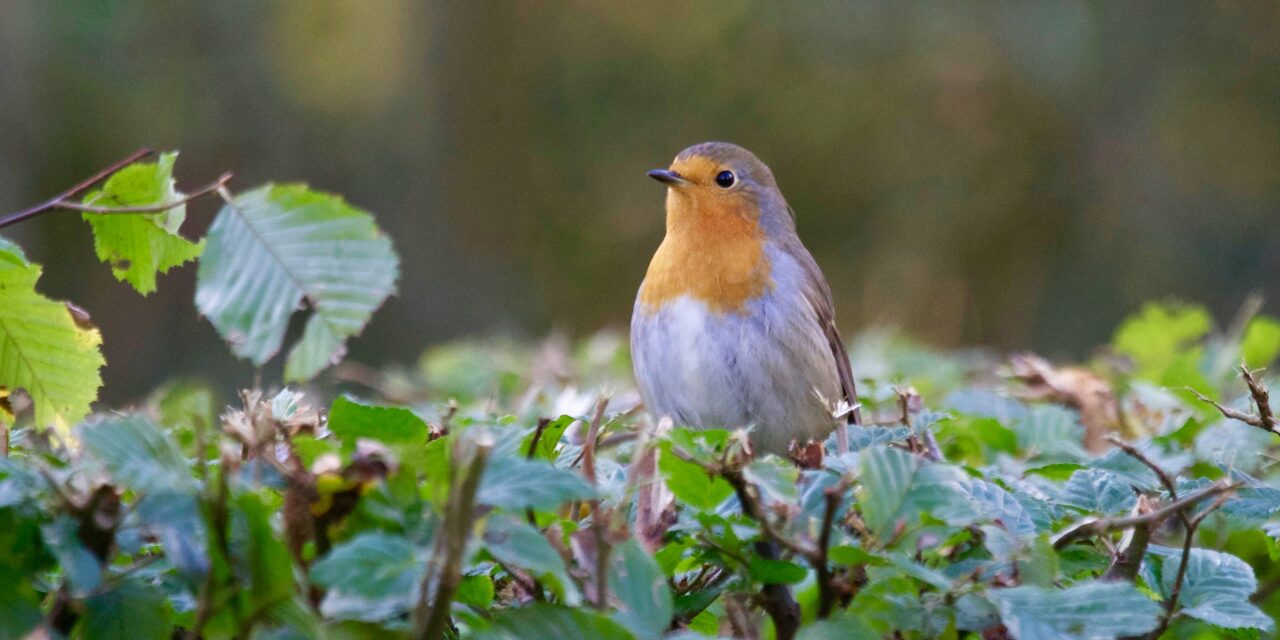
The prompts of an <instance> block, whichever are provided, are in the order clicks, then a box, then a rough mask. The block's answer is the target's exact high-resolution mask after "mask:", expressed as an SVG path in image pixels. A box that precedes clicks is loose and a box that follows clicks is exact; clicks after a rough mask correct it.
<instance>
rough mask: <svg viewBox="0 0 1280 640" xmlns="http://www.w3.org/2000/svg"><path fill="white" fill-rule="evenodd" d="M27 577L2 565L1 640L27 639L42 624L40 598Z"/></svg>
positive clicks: (0, 574)
mask: <svg viewBox="0 0 1280 640" xmlns="http://www.w3.org/2000/svg"><path fill="white" fill-rule="evenodd" d="M26 582H28V581H27V580H26V576H22V575H19V574H18V573H17V572H12V571H11V570H10V569H9V567H6V566H4V564H3V563H0V639H3V640H10V639H11V638H26V637H28V633H29V632H30V631H31V630H32V629H33V628H35V626H36V625H37V624H40V620H41V619H42V616H41V615H40V598H39V595H38V594H37V593H36V592H35V589H32V588H31V586H30V585H29V584H26Z"/></svg>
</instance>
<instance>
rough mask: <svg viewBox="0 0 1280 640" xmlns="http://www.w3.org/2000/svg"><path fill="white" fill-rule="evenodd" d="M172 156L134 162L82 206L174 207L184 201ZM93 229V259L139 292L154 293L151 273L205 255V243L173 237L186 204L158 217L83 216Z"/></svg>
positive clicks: (134, 215)
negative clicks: (174, 176) (177, 186)
mask: <svg viewBox="0 0 1280 640" xmlns="http://www.w3.org/2000/svg"><path fill="white" fill-rule="evenodd" d="M177 158H178V154H177V153H176V152H172V153H164V154H161V155H160V158H159V161H158V162H136V163H134V164H131V165H129V166H127V167H125V168H123V169H121V170H119V171H117V172H115V173H114V174H112V176H111V177H110V178H108V179H107V181H106V183H104V184H103V185H102V188H101V189H99V190H97V191H94V192H92V193H90V194H89V195H87V196H85V199H84V203H85V204H89V205H94V206H99V207H144V206H148V205H156V204H164V203H167V202H178V201H179V200H181V199H182V198H183V194H181V193H179V192H178V190H177V188H176V186H175V184H174V180H173V163H174V161H175V160H177ZM83 216H84V219H85V221H86V222H88V223H89V226H90V227H92V228H93V248H94V251H95V252H96V253H97V254H98V259H99V260H102V261H103V262H106V263H108V264H110V265H111V273H112V274H114V275H115V277H116V279H117V280H121V281H124V282H128V283H129V284H130V285H132V286H133V288H134V289H135V290H137V292H138V293H141V294H142V295H147V294H149V293H151V292H152V291H155V290H156V274H157V273H165V272H167V271H168V270H169V269H171V268H173V267H176V266H179V265H181V264H183V263H184V262H190V261H191V260H195V259H196V258H198V257H200V253H201V252H202V251H204V241H203V240H202V241H200V242H199V243H195V242H191V241H190V240H187V239H186V238H184V237H182V236H181V235H178V229H179V228H180V227H181V226H182V222H183V221H184V220H185V219H186V217H187V205H186V204H180V205H178V206H176V207H174V208H172V209H169V210H167V211H164V212H161V213H138V214H97V213H85V214H83Z"/></svg>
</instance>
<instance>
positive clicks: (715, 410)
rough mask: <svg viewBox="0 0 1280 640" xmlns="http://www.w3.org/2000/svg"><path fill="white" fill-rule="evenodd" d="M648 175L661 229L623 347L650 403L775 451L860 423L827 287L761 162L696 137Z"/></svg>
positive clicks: (660, 411) (656, 410)
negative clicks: (739, 431)
mask: <svg viewBox="0 0 1280 640" xmlns="http://www.w3.org/2000/svg"><path fill="white" fill-rule="evenodd" d="M649 176H650V177H651V178H653V179H655V180H657V181H658V182H661V183H663V184H665V185H666V186H667V203H666V206H667V233H666V237H665V238H664V239H663V240H662V244H661V245H659V246H658V251H657V252H656V253H655V254H654V255H653V260H652V261H651V262H650V263H649V270H648V272H647V273H646V274H645V278H644V282H643V283H641V285H640V291H639V293H638V295H637V296H636V303H635V309H634V311H633V313H632V316H631V354H632V359H633V361H634V367H635V376H636V382H637V383H638V385H639V387H640V395H641V397H642V398H643V399H644V402H645V405H646V406H647V407H648V409H649V411H650V413H652V414H653V415H654V416H655V417H664V416H666V417H670V418H671V419H672V420H673V421H674V422H675V423H676V424H677V425H685V426H689V427H693V428H702V429H713V428H718V429H736V428H747V427H750V428H752V431H751V440H752V443H753V445H754V446H755V447H756V448H757V449H759V450H762V451H766V452H772V453H779V454H782V453H786V452H787V451H788V447H789V445H790V444H791V443H792V441H796V442H799V443H802V444H803V443H805V442H807V441H809V440H822V439H825V438H826V437H827V435H828V434H830V433H831V431H832V430H833V429H835V428H836V426H837V425H838V424H839V423H840V422H842V421H845V420H847V421H848V422H849V423H851V424H857V423H860V422H861V416H860V414H859V412H858V404H857V398H858V395H857V391H856V389H855V388H854V381H853V373H852V371H851V370H850V367H849V358H848V356H847V355H846V354H845V350H844V345H843V344H842V343H841V340H840V333H839V332H838V331H837V330H836V326H835V311H834V309H833V307H832V303H831V289H830V287H828V286H827V281H826V279H825V278H823V276H822V271H821V270H820V269H819V268H818V264H817V263H816V262H814V260H813V256H811V255H809V251H808V250H807V249H805V248H804V245H803V244H802V243H801V242H800V238H799V236H797V235H796V227H795V213H794V212H793V211H792V210H791V207H790V206H789V205H788V204H787V201H786V199H785V198H783V197H782V192H781V191H779V190H778V184H777V182H776V181H774V178H773V173H772V172H771V171H769V167H767V166H765V164H764V163H763V162H761V161H760V160H759V159H758V158H756V156H755V155H754V154H752V153H751V152H750V151H747V150H746V149H743V148H742V147H739V146H737V145H733V144H729V143H727V142H704V143H702V144H698V145H694V146H692V147H689V148H688V149H685V150H684V151H681V152H680V154H679V155H677V156H676V158H675V160H674V161H673V162H672V163H671V166H670V168H668V169H655V170H653V171H650V172H649ZM841 400H843V401H844V402H845V403H847V404H844V405H843V406H841V403H840V401H841ZM837 434H838V436H837V437H838V442H839V445H840V448H841V450H845V449H846V448H847V445H846V444H845V438H844V437H842V436H846V434H845V431H844V429H840V430H839V431H838V432H837Z"/></svg>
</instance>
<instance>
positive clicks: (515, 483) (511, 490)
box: [476, 458, 595, 510]
mask: <svg viewBox="0 0 1280 640" xmlns="http://www.w3.org/2000/svg"><path fill="white" fill-rule="evenodd" d="M594 496H595V490H594V489H592V488H591V485H589V484H587V481H586V480H583V479H582V477H581V476H579V475H578V474H576V473H574V472H572V471H568V470H566V469H558V468H556V467H553V466H551V465H549V464H547V463H545V462H541V461H532V460H525V459H523V458H506V459H502V460H494V461H493V462H491V463H490V464H489V465H488V466H486V467H485V470H484V477H483V478H481V480H480V490H479V491H478V492H477V493H476V502H479V503H480V504H487V505H491V506H494V507H502V508H504V509H539V510H545V509H554V508H556V507H558V506H560V505H561V504H563V503H565V502H568V501H570V500H582V499H586V498H591V497H594Z"/></svg>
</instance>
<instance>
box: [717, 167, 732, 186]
mask: <svg viewBox="0 0 1280 640" xmlns="http://www.w3.org/2000/svg"><path fill="white" fill-rule="evenodd" d="M735 180H736V178H734V177H733V172H732V171H721V172H720V173H718V174H716V184H718V185H720V188H721V189H728V188H729V187H732V186H733V183H734V181H735Z"/></svg>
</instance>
